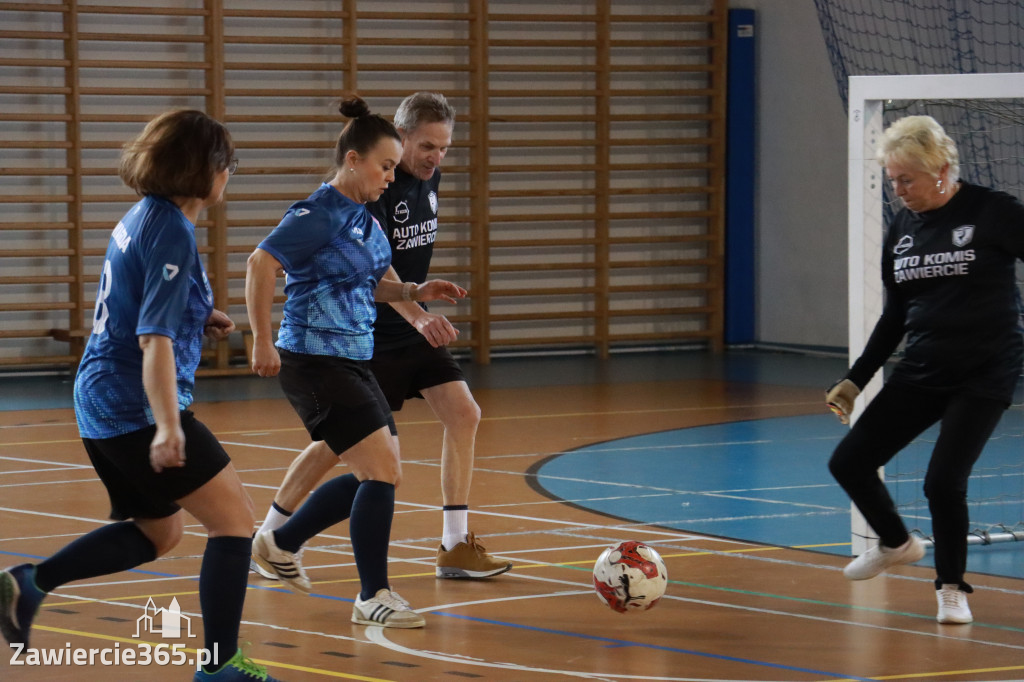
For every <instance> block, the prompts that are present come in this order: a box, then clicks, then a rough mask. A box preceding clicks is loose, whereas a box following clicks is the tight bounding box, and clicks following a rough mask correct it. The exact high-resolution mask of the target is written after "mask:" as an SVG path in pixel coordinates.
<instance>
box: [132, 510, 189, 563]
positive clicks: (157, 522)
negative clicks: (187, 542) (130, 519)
mask: <svg viewBox="0 0 1024 682" xmlns="http://www.w3.org/2000/svg"><path fill="white" fill-rule="evenodd" d="M134 523H135V525H136V526H137V527H138V529H139V530H140V531H142V534H143V535H145V536H146V537H147V538H148V539H149V541H150V542H152V543H153V547H154V548H155V549H156V555H157V556H158V557H161V556H163V555H165V554H167V553H168V552H170V551H171V550H172V549H174V548H175V547H177V546H178V543H179V542H181V536H182V535H183V533H184V528H185V523H184V520H183V518H182V512H180V511H179V512H177V513H175V514H173V515H171V516H167V517H165V518H162V519H135V521H134Z"/></svg>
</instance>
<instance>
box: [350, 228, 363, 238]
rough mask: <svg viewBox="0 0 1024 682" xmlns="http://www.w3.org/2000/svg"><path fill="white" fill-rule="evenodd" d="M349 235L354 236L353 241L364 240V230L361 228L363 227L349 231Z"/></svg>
mask: <svg viewBox="0 0 1024 682" xmlns="http://www.w3.org/2000/svg"><path fill="white" fill-rule="evenodd" d="M349 234H351V235H352V238H353V239H356V240H360V241H361V240H362V238H363V228H361V227H353V228H352V229H351V230H349Z"/></svg>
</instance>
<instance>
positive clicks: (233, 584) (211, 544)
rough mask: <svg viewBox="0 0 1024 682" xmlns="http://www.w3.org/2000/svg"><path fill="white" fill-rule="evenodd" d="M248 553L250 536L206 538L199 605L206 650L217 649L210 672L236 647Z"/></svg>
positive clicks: (246, 576) (223, 661)
mask: <svg viewBox="0 0 1024 682" xmlns="http://www.w3.org/2000/svg"><path fill="white" fill-rule="evenodd" d="M251 553H252V538H250V537H244V538H240V537H233V536H220V537H215V538H210V539H209V540H207V541H206V551H205V552H203V565H202V567H201V568H200V569H199V608H201V609H202V611H203V634H204V637H205V641H206V649H207V650H208V651H209V652H210V653H211V655H213V652H214V651H216V652H217V659H216V663H217V664H216V665H213V664H211V665H210V666H208V668H207V670H208V671H209V672H213V671H215V670H217V669H219V668H220V667H221V666H223V665H224V664H225V663H227V662H228V660H229V659H230V658H231V657H232V656H234V655H235V651H237V650H238V628H239V624H240V622H241V620H242V606H243V605H244V604H245V589H246V586H247V582H248V579H249V556H250V554H251ZM214 647H216V648H214Z"/></svg>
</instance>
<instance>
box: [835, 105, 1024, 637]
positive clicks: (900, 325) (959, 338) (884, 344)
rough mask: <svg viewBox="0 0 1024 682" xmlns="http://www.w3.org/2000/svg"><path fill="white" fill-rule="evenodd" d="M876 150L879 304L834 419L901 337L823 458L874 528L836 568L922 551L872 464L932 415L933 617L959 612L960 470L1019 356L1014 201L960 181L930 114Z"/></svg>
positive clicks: (975, 452)
mask: <svg viewBox="0 0 1024 682" xmlns="http://www.w3.org/2000/svg"><path fill="white" fill-rule="evenodd" d="M878 160H879V161H880V162H881V163H882V164H883V165H884V166H885V172H886V175H888V177H889V182H890V183H891V184H892V188H893V190H894V192H895V194H896V195H897V196H898V197H899V198H900V200H901V201H902V203H903V205H904V208H903V209H901V210H900V211H899V212H898V213H897V214H896V216H895V217H894V218H893V220H892V223H891V224H890V225H889V230H888V233H887V235H886V238H885V242H884V244H883V253H882V281H883V284H884V285H885V292H886V300H885V307H884V309H883V311H882V316H881V318H880V319H879V320H878V323H877V324H876V325H875V329H874V331H873V332H872V333H871V337H870V338H869V340H868V342H867V345H866V346H865V348H864V352H863V354H862V355H861V356H860V358H858V359H857V361H856V362H855V363H854V364H853V367H851V368H850V371H849V372H848V373H847V375H846V376H845V377H844V378H843V379H842V380H840V381H839V382H837V383H836V384H835V385H834V386H833V387H832V388H831V389H829V391H828V392H827V394H826V402H828V403H829V405H830V406H831V407H832V408H833V410H835V411H836V412H837V413H838V414H840V417H841V418H842V419H843V420H844V421H848V415H849V414H850V413H851V412H852V411H853V407H854V401H855V400H856V398H857V396H858V395H859V394H860V391H861V390H862V389H863V388H864V386H865V385H866V384H867V383H868V381H870V380H871V377H872V376H874V374H875V373H876V372H877V371H878V370H879V368H881V366H882V365H883V364H884V363H885V361H886V360H887V359H888V358H889V356H890V355H891V354H892V353H893V351H894V350H896V347H897V345H898V344H899V342H900V340H901V339H903V337H904V336H906V347H905V350H904V353H903V358H902V359H901V360H900V361H899V363H897V364H896V366H895V367H894V368H893V371H892V375H891V376H890V377H889V379H888V380H887V381H886V383H885V385H884V386H883V388H882V390H881V391H880V392H879V393H878V395H877V396H876V397H875V398H874V400H872V401H871V402H870V403H869V404H868V406H867V408H866V409H865V410H864V413H863V414H862V415H861V416H860V418H859V419H858V420H857V422H856V423H855V424H854V426H853V428H852V429H850V432H849V434H847V436H846V437H845V438H844V439H843V441H842V442H841V443H840V444H839V446H838V447H837V448H836V450H835V453H834V454H833V455H832V459H831V461H830V462H829V468H830V470H831V472H832V475H833V476H835V478H836V480H837V481H838V482H839V484H840V485H841V486H842V487H843V489H844V490H845V491H846V492H847V493H848V494H849V495H850V498H851V499H852V500H853V502H854V504H856V505H857V508H858V509H859V510H860V511H861V513H862V514H863V515H864V518H865V519H866V520H867V522H868V523H869V524H870V525H871V527H872V529H873V530H874V531H875V532H876V533H877V534H878V539H879V544H878V546H877V547H874V548H872V549H870V550H868V551H867V552H865V553H864V554H862V555H860V556H859V557H857V558H856V559H854V560H853V561H852V562H850V564H848V565H847V566H846V568H845V569H844V571H843V572H844V574H845V575H846V577H847V578H849V579H850V580H864V579H867V578H872V577H874V576H876V575H878V574H879V573H881V572H882V571H884V570H886V569H887V568H889V567H891V566H897V565H900V564H907V563H912V562H914V561H917V560H918V559H920V558H922V557H923V556H924V546H923V544H922V543H921V541H920V540H918V539H917V538H916V537H912V536H911V535H909V534H908V532H907V529H906V527H905V526H904V524H903V521H902V519H901V518H900V516H899V514H898V513H897V511H896V507H895V504H894V503H893V500H892V498H891V496H890V495H889V492H888V490H887V489H886V487H885V484H884V483H883V482H882V480H881V479H880V478H879V476H878V474H877V471H878V467H880V466H882V465H884V464H885V463H886V462H888V461H889V460H890V459H892V458H893V457H894V456H895V455H896V453H897V452H899V451H900V450H901V449H903V447H904V446H906V445H907V444H908V443H910V442H911V441H912V440H913V439H914V438H916V437H917V436H918V435H919V434H920V433H921V432H922V431H924V430H925V429H926V428H928V427H929V426H931V425H932V424H935V423H936V422H938V423H939V424H940V425H941V428H940V431H939V436H938V439H937V440H936V442H935V446H934V448H933V450H932V455H931V459H930V461H929V463H928V471H927V473H926V474H925V480H924V493H925V497H927V498H928V510H929V512H930V513H931V517H932V532H933V536H934V540H935V572H936V574H937V577H936V580H935V589H936V596H937V599H938V616H937V620H938V621H939V622H940V623H947V624H958V623H970V622H971V621H972V619H973V616H972V615H971V610H970V608H969V607H968V604H967V595H968V594H969V593H970V592H971V591H972V588H971V586H970V585H969V584H968V583H967V581H966V580H964V573H965V571H966V569H967V534H968V530H969V529H968V526H969V517H968V510H967V481H968V477H969V475H970V473H971V469H972V467H973V466H974V463H975V462H976V461H977V460H978V457H979V456H980V455H981V451H982V449H983V448H984V446H985V443H986V442H987V441H988V439H989V436H990V435H991V434H992V432H993V430H994V429H995V427H996V424H998V422H999V419H1000V417H1001V416H1002V414H1003V412H1004V411H1005V410H1006V408H1007V407H1008V406H1009V404H1010V401H1011V399H1012V397H1013V390H1014V386H1015V385H1016V383H1017V377H1018V376H1019V374H1020V368H1021V361H1022V358H1024V343H1022V340H1021V333H1020V329H1019V327H1018V315H1019V310H1018V303H1017V300H1018V299H1017V287H1016V278H1015V272H1014V268H1015V264H1016V261H1017V260H1018V259H1020V258H1024V205H1022V204H1021V202H1020V201H1019V200H1017V199H1016V198H1015V197H1012V196H1010V195H1009V194H1006V193H1004V192H998V191H995V190H992V189H989V188H987V187H980V186H978V185H973V184H971V183H968V182H964V181H963V180H960V178H959V154H958V152H957V149H956V145H955V144H954V142H953V140H951V139H950V138H949V136H948V135H946V133H945V131H944V130H943V129H942V126H940V125H939V124H938V122H936V121H935V119H933V118H931V117H930V116H908V117H905V118H902V119H900V120H898V121H896V122H895V123H893V124H892V125H891V126H890V127H889V128H887V129H886V131H885V133H884V135H883V136H882V141H881V145H880V147H879V150H878Z"/></svg>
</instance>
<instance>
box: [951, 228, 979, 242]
mask: <svg viewBox="0 0 1024 682" xmlns="http://www.w3.org/2000/svg"><path fill="white" fill-rule="evenodd" d="M972 239H974V225H961V226H960V227H954V228H953V246H959V247H963V246H967V245H968V244H970V243H971V240H972Z"/></svg>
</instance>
